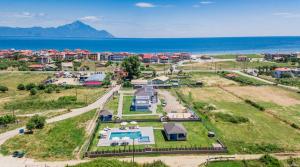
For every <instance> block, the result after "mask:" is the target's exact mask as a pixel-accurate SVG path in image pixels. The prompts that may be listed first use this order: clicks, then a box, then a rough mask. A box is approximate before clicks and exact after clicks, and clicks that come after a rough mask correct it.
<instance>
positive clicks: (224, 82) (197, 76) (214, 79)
mask: <svg viewBox="0 0 300 167" xmlns="http://www.w3.org/2000/svg"><path fill="white" fill-rule="evenodd" d="M189 74H190V76H191V79H192V80H195V81H202V82H203V83H204V86H218V85H221V86H229V85H238V83H237V82H235V81H232V80H229V79H226V78H224V77H221V76H220V75H218V74H217V73H214V72H191V73H189Z"/></svg>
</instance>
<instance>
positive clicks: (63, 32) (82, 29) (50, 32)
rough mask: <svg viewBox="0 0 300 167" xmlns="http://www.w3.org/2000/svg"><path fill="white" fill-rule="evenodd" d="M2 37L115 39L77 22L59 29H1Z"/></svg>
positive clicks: (110, 35) (106, 33)
mask: <svg viewBox="0 0 300 167" xmlns="http://www.w3.org/2000/svg"><path fill="white" fill-rule="evenodd" d="M0 37H18V38H19V37H20V38H55V39H66V38H73V39H82V38H84V39H87V38H88V39H106V38H114V36H113V35H112V34H110V33H109V32H107V31H105V30H96V29H95V28H93V27H91V26H89V25H87V24H84V23H82V22H80V21H75V22H73V23H71V24H66V25H63V26H59V27H56V28H54V27H50V28H42V27H31V28H19V27H15V28H14V27H0Z"/></svg>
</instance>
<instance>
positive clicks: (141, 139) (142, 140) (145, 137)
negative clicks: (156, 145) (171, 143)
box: [139, 136, 150, 143]
mask: <svg viewBox="0 0 300 167" xmlns="http://www.w3.org/2000/svg"><path fill="white" fill-rule="evenodd" d="M139 142H141V143H144V142H150V138H149V136H142V137H140V138H139Z"/></svg>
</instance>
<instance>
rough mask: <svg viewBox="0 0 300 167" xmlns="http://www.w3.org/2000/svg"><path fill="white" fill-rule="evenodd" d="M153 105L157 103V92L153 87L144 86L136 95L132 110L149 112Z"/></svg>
mask: <svg viewBox="0 0 300 167" xmlns="http://www.w3.org/2000/svg"><path fill="white" fill-rule="evenodd" d="M153 103H157V92H156V91H155V90H154V88H153V86H150V85H147V86H143V87H142V88H139V89H137V90H136V92H135V93H134V99H133V101H132V104H131V107H130V109H131V110H132V111H149V110H150V107H151V104H153Z"/></svg>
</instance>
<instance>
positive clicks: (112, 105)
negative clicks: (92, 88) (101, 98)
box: [104, 96, 119, 115]
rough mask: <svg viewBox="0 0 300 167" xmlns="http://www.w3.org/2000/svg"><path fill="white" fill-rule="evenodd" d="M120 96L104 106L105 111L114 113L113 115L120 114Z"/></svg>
mask: <svg viewBox="0 0 300 167" xmlns="http://www.w3.org/2000/svg"><path fill="white" fill-rule="evenodd" d="M118 105H119V96H114V97H113V98H111V99H110V100H109V102H107V103H106V104H105V106H104V108H105V109H107V110H111V111H113V114H114V115H115V114H117V113H118Z"/></svg>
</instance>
